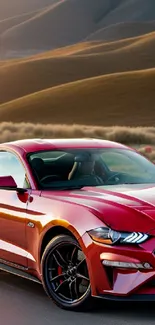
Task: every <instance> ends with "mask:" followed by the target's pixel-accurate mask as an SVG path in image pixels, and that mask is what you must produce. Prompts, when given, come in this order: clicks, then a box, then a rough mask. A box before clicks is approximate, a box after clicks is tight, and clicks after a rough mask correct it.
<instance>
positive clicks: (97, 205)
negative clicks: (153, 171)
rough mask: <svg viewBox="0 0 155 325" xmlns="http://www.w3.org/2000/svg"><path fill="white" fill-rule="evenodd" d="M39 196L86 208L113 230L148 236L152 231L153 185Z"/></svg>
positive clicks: (154, 217) (154, 214) (154, 213)
mask: <svg viewBox="0 0 155 325" xmlns="http://www.w3.org/2000/svg"><path fill="white" fill-rule="evenodd" d="M42 196H44V197H48V198H51V199H54V198H55V196H56V198H57V199H58V198H59V200H61V201H64V202H69V203H73V204H76V205H80V206H83V207H86V208H87V209H89V210H90V211H91V212H92V213H94V214H95V215H96V216H97V217H98V218H99V219H100V220H102V221H103V222H104V223H105V224H106V225H108V226H110V227H112V228H113V229H115V230H119V231H141V232H150V233H151V231H153V230H154V229H155V184H152V185H133V184H132V185H116V186H102V187H84V188H82V189H81V190H69V191H59V192H58V191H56V192H53V191H51V192H49V191H46V192H42Z"/></svg>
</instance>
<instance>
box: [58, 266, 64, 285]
mask: <svg viewBox="0 0 155 325" xmlns="http://www.w3.org/2000/svg"><path fill="white" fill-rule="evenodd" d="M61 274H62V268H61V266H58V275H61ZM62 282H63V280H61V279H60V283H62Z"/></svg>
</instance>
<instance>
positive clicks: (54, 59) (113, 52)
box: [0, 32, 155, 103]
mask: <svg viewBox="0 0 155 325" xmlns="http://www.w3.org/2000/svg"><path fill="white" fill-rule="evenodd" d="M61 51H62V55H60V53H61ZM58 52H59V54H58ZM154 66H155V32H153V33H150V34H148V35H147V36H146V35H144V36H143V37H136V38H132V39H128V40H124V41H118V42H112V43H96V42H95V43H89V42H87V43H84V44H83V43H81V44H79V45H76V46H74V47H73V46H71V47H67V48H64V49H63V50H59V51H58V50H57V51H53V52H50V53H48V52H47V53H45V54H44V55H42V56H41V57H40V56H34V57H32V58H29V59H27V60H24V59H23V60H20V61H18V60H15V61H10V63H9V61H8V64H4V65H2V66H0V89H1V92H0V103H4V102H7V101H11V100H13V99H16V98H19V97H22V96H25V95H28V94H31V93H33V92H37V91H41V90H43V89H46V88H50V87H54V86H58V85H62V84H65V83H68V82H74V81H77V80H82V79H86V78H90V77H96V76H99V75H100V76H101V75H107V74H112V73H118V72H125V71H132V70H141V69H149V68H153V67H154ZM15 81H16V82H15Z"/></svg>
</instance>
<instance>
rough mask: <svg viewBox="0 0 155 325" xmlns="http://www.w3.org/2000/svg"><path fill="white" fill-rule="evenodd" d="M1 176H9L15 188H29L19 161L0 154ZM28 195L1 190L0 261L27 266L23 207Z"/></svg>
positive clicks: (3, 153)
mask: <svg viewBox="0 0 155 325" xmlns="http://www.w3.org/2000/svg"><path fill="white" fill-rule="evenodd" d="M0 176H12V177H13V178H14V180H15V182H16V184H17V186H18V187H20V188H23V187H26V188H29V184H28V181H27V180H26V179H27V178H26V171H25V168H24V166H23V163H22V162H21V160H20V158H19V157H18V156H16V155H15V154H14V153H12V152H9V151H0ZM28 193H29V192H28V191H27V192H25V193H19V192H17V191H16V190H4V189H0V260H1V262H5V261H6V262H7V263H8V262H9V263H11V265H12V264H18V265H20V266H21V267H27V251H26V229H25V227H26V206H27V201H28V195H29V194H28Z"/></svg>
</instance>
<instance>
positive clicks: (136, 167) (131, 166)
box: [28, 148, 155, 189]
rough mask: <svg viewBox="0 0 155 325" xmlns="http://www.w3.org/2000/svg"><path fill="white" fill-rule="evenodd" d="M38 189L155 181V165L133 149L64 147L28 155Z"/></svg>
mask: <svg viewBox="0 0 155 325" xmlns="http://www.w3.org/2000/svg"><path fill="white" fill-rule="evenodd" d="M28 162H29V164H30V167H31V169H32V171H33V175H34V177H35V179H36V181H37V184H38V188H39V189H69V188H82V187H84V186H106V185H120V184H147V183H155V165H154V164H153V163H152V162H150V161H149V160H147V159H146V158H145V157H143V156H141V155H140V154H138V153H137V152H135V151H133V150H130V149H114V148H103V149H97V148H96V149H89V148H88V149H87V148H85V149H65V150H64V149H62V150H60V149H59V150H51V151H39V152H35V153H31V154H29V155H28Z"/></svg>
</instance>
